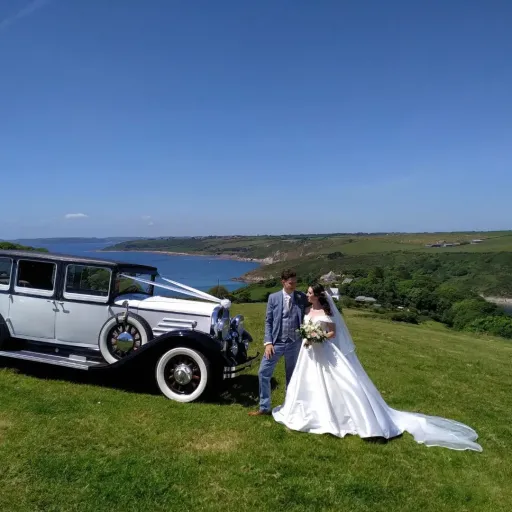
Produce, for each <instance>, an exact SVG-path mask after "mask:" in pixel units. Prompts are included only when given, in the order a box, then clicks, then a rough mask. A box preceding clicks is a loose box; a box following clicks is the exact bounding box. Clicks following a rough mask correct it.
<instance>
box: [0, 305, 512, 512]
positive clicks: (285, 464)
mask: <svg viewBox="0 0 512 512" xmlns="http://www.w3.org/2000/svg"><path fill="white" fill-rule="evenodd" d="M264 308H265V305H264V304H249V305H238V306H236V312H242V313H244V314H245V315H246V317H247V324H248V329H249V330H250V331H251V332H252V333H253V335H254V336H255V338H256V340H257V341H256V343H255V345H254V347H253V350H256V349H257V348H258V349H260V348H261V347H260V346H259V343H260V340H261V337H262V334H263V314H264ZM346 317H347V323H348V325H349V328H350V329H351V331H352V334H353V336H354V340H355V342H356V344H357V347H358V353H359V357H360V359H361V361H362V363H363V365H364V366H365V368H366V370H367V371H368V373H369V375H370V376H371V377H372V379H373V380H374V382H375V383H376V385H377V387H378V388H379V389H380V390H381V392H382V394H383V396H384V398H385V399H386V400H387V402H388V404H389V405H390V406H392V407H395V408H397V409H402V410H409V411H419V412H423V413H426V414H433V415H440V416H444V417H448V418H452V419H456V420H459V421H462V422H464V423H467V424H468V425H470V426H472V427H473V428H475V429H476V430H477V432H478V433H479V435H480V439H479V442H480V443H481V444H482V446H483V449H484V451H483V453H475V452H457V451H452V450H448V449H443V448H427V447H425V446H423V445H420V444H417V443H415V442H414V440H413V439H412V438H411V436H410V435H408V434H404V435H403V436H402V437H401V438H399V439H396V440H393V441H391V442H389V443H387V444H375V443H369V442H365V441H363V440H361V439H360V438H358V437H349V438H345V439H338V438H334V437H331V436H327V435H322V436H317V435H312V434H302V433H298V432H292V431H288V430H287V429H286V428H284V427H283V426H281V425H279V424H277V423H275V422H274V421H273V420H272V419H271V418H268V417H267V418H251V417H248V416H247V412H248V411H249V410H251V409H253V408H254V407H256V402H257V379H256V373H257V368H255V369H254V370H253V371H252V372H251V373H250V374H249V375H247V376H244V377H240V378H239V380H238V382H236V381H234V382H233V387H231V388H227V390H226V391H225V392H223V393H222V395H221V396H220V398H219V399H218V400H215V401H213V402H209V403H195V404H178V403H175V402H171V401H169V400H166V399H164V398H163V397H162V396H160V395H153V394H147V393H145V392H142V391H141V392H133V391H126V390H122V389H116V388H113V387H101V386H98V385H95V384H94V383H91V382H83V379H82V381H78V382H77V381H74V380H72V379H71V378H69V377H66V378H64V377H63V376H62V375H61V374H59V373H54V372H55V370H54V369H52V368H51V367H44V369H43V370H41V369H40V367H38V368H39V369H38V370H34V369H32V367H29V368H28V369H27V368H25V367H23V370H22V371H20V369H19V367H8V368H3V369H0V397H1V398H0V403H1V406H0V461H1V465H0V510H1V511H6V512H11V511H12V512H14V511H30V512H35V511H45V512H50V511H95V512H97V511H107V510H108V511H123V512H124V511H142V510H148V511H174V510H179V511H188V510H212V511H217V510H218V511H224V512H225V511H231V510H233V511H239V510H269V511H275V510H286V511H288V510H291V511H313V510H322V511H324V510H326V511H336V512H338V511H342V510H343V511H372V512H374V511H386V512H389V511H398V510H399V511H417V510H422V511H432V512H439V511H450V512H452V511H471V512H474V511H489V512H491V511H492V512H497V511H510V510H511V509H512V485H511V481H512V455H511V451H510V446H511V442H512V394H511V393H510V389H511V388H512V373H511V372H510V363H511V357H512V344H510V343H507V342H505V341H503V340H500V339H492V338H483V337H476V336H472V335H467V334H460V333H455V332H452V331H449V330H447V329H445V328H443V327H441V326H440V325H436V324H423V325H421V326H410V325H400V324H392V323H390V322H387V321H383V320H377V319H373V318H368V317H365V316H364V314H359V313H357V312H352V311H348V312H347V313H346ZM45 374H46V375H48V376H50V375H53V378H51V379H50V378H44V375H45ZM66 375H67V374H66ZM72 375H74V374H72ZM275 376H276V383H277V387H276V389H275V390H274V393H273V399H274V404H275V405H277V404H278V403H281V402H282V400H283V397H284V388H283V383H284V375H283V366H282V364H280V365H279V367H278V371H277V372H276V375H275ZM136 379H137V376H134V380H136Z"/></svg>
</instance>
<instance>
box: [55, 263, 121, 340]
mask: <svg viewBox="0 0 512 512" xmlns="http://www.w3.org/2000/svg"><path fill="white" fill-rule="evenodd" d="M111 277H112V272H111V270H110V269H108V268H105V267H99V266H94V265H84V264H79V263H69V264H67V265H66V267H65V269H64V279H63V289H62V298H61V299H59V300H58V301H57V307H58V310H59V312H58V313H57V316H56V323H55V336H56V339H57V340H58V341H60V342H65V343H72V344H74V345H78V346H82V345H91V346H96V347H97V346H98V335H99V333H100V330H101V327H102V326H103V324H104V323H105V322H106V321H107V319H108V317H109V315H110V313H109V306H108V304H107V303H108V299H109V292H110V285H111Z"/></svg>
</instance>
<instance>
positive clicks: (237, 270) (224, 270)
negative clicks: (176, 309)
mask: <svg viewBox="0 0 512 512" xmlns="http://www.w3.org/2000/svg"><path fill="white" fill-rule="evenodd" d="M23 243H24V244H26V245H32V246H35V247H41V248H45V249H48V250H49V251H50V252H52V253H61V254H67V255H71V256H86V257H92V258H99V259H105V260H115V261H126V262H128V263H140V264H143V265H151V266H153V267H157V268H158V272H159V274H160V276H162V277H167V278H168V279H172V280H173V281H178V282H180V283H182V284H185V285H187V286H191V287H193V288H196V289H198V290H203V291H207V290H209V289H210V288H212V287H213V286H216V285H221V286H224V287H225V288H226V289H228V290H229V291H233V290H236V289H237V288H240V287H242V286H244V284H243V283H241V282H239V281H234V279H235V278H238V277H240V276H242V275H243V274H245V273H246V272H249V271H250V270H253V269H255V268H257V267H258V266H259V263H254V262H250V261H238V260H229V259H224V258H218V257H215V256H181V255H180V256H178V255H171V254H159V253H149V252H126V251H122V252H102V251H101V249H104V248H105V247H106V246H107V244H104V243H98V242H71V243H53V242H52V243H44V242H42V241H38V240H33V241H32V240H23ZM158 281H161V280H160V279H158ZM161 282H163V281H161ZM155 293H158V294H159V295H173V294H172V293H165V290H162V289H159V290H158V291H157V290H155Z"/></svg>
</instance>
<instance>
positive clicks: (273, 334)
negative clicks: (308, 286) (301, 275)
mask: <svg viewBox="0 0 512 512" xmlns="http://www.w3.org/2000/svg"><path fill="white" fill-rule="evenodd" d="M283 303H284V297H283V290H279V291H278V292H276V293H272V294H270V295H269V297H268V302H267V314H266V317H265V340H264V343H272V344H274V343H275V342H276V341H278V340H279V335H280V334H281V327H282V321H283ZM308 305H309V302H308V298H307V297H306V294H305V293H302V292H299V291H294V292H293V305H292V308H291V314H292V315H297V320H298V325H300V324H301V323H302V321H303V320H304V310H305V309H306V308H307V306H308Z"/></svg>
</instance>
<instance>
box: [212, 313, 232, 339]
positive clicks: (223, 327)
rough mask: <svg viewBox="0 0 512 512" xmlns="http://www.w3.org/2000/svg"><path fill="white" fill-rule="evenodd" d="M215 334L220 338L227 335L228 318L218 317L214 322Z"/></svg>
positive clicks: (224, 337) (225, 337)
mask: <svg viewBox="0 0 512 512" xmlns="http://www.w3.org/2000/svg"><path fill="white" fill-rule="evenodd" d="M215 334H216V335H217V336H218V337H219V338H220V339H222V340H225V339H227V338H228V336H229V319H227V318H219V319H218V320H217V323H216V324H215Z"/></svg>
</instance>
